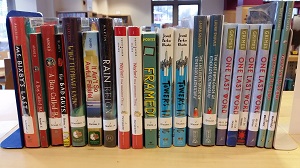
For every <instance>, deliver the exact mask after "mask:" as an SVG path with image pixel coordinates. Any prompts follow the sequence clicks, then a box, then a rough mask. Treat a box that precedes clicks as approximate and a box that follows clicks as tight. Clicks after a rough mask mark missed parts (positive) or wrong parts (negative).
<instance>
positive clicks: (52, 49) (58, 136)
mask: <svg viewBox="0 0 300 168" xmlns="http://www.w3.org/2000/svg"><path fill="white" fill-rule="evenodd" d="M41 30H42V43H43V48H44V50H43V51H44V67H45V77H46V78H45V79H46V86H47V96H48V107H49V125H50V132H51V141H52V145H62V144H63V133H62V118H61V110H60V108H61V107H60V95H59V94H60V93H59V81H58V66H57V54H56V44H55V25H42V26H41Z"/></svg>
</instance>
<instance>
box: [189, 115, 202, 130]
mask: <svg viewBox="0 0 300 168" xmlns="http://www.w3.org/2000/svg"><path fill="white" fill-rule="evenodd" d="M188 127H189V128H192V129H199V128H201V127H202V117H196V118H194V117H189V118H188Z"/></svg>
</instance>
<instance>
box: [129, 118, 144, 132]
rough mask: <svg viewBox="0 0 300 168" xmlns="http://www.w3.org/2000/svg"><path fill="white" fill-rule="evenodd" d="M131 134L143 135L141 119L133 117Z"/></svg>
mask: <svg viewBox="0 0 300 168" xmlns="http://www.w3.org/2000/svg"><path fill="white" fill-rule="evenodd" d="M131 124H132V134H133V135H142V134H143V118H142V117H135V116H133V118H132V123H131Z"/></svg>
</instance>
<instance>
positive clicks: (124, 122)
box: [114, 26, 131, 149]
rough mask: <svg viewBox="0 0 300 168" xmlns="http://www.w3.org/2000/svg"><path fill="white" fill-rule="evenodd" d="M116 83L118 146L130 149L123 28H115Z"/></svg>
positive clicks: (128, 90) (125, 49)
mask: <svg viewBox="0 0 300 168" xmlns="http://www.w3.org/2000/svg"><path fill="white" fill-rule="evenodd" d="M114 30H115V54H116V83H117V102H118V132H119V135H118V145H119V148H120V149H128V148H130V146H131V145H130V89H129V88H130V85H129V80H130V79H129V78H130V75H129V74H130V73H129V56H128V36H127V29H126V27H125V26H115V28H114Z"/></svg>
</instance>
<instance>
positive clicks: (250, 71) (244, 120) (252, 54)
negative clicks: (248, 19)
mask: <svg viewBox="0 0 300 168" xmlns="http://www.w3.org/2000/svg"><path fill="white" fill-rule="evenodd" d="M248 35H249V38H248V39H249V40H248V43H247V45H248V47H247V55H246V63H245V64H246V65H245V74H244V82H243V86H242V97H241V107H240V112H239V127H238V138H237V144H242V145H244V144H245V143H246V130H247V124H248V114H249V107H250V100H251V92H252V84H253V77H254V70H255V61H256V53H257V45H258V36H259V25H258V24H250V25H249V33H248Z"/></svg>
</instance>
